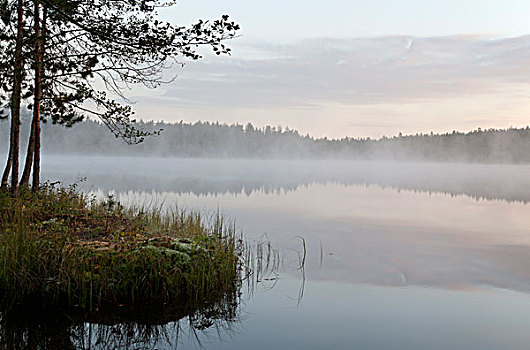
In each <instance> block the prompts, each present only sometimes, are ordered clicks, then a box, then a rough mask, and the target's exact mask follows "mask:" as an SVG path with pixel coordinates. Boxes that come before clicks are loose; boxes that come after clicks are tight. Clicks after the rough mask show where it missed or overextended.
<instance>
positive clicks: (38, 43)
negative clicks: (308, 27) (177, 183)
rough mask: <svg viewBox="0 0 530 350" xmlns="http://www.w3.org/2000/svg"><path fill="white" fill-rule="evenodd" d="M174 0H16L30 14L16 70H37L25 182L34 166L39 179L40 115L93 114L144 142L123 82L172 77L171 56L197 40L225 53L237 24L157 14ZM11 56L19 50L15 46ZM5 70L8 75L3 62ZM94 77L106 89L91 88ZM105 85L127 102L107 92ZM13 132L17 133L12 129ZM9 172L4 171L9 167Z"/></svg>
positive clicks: (69, 118) (6, 41)
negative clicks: (180, 20) (186, 22)
mask: <svg viewBox="0 0 530 350" xmlns="http://www.w3.org/2000/svg"><path fill="white" fill-rule="evenodd" d="M173 4H174V2H173V1H149V0H147V1H146V0H142V1H136V0H116V1H102V2H94V1H89V0H76V1H64V0H32V1H23V0H18V8H19V9H20V11H23V12H24V13H28V14H29V15H30V16H31V18H32V21H33V26H32V27H31V29H27V30H26V31H27V32H30V33H31V35H29V34H28V35H26V37H24V36H23V37H22V40H21V43H22V44H25V45H26V51H27V52H30V53H31V55H28V56H27V58H26V61H24V59H23V55H21V59H20V60H19V61H20V66H21V69H20V71H21V72H22V71H24V67H27V66H28V65H29V66H30V67H31V68H32V70H33V72H34V74H33V76H32V81H31V82H30V83H29V84H28V85H29V88H28V93H27V94H22V93H20V95H22V96H23V97H25V98H26V99H27V98H29V97H33V103H30V104H29V107H30V108H31V109H32V110H33V119H32V131H31V132H30V142H29V143H28V151H27V155H26V166H25V169H24V172H23V176H22V179H21V184H22V185H28V182H29V173H30V171H31V168H32V167H33V185H34V186H38V183H39V169H40V167H39V163H40V131H39V130H40V122H41V120H46V119H49V120H51V121H52V123H54V124H62V125H65V126H71V125H73V124H75V123H76V122H78V121H80V120H82V119H83V118H84V117H86V116H89V115H92V116H95V117H98V118H99V119H100V120H101V121H102V122H103V123H104V124H105V125H106V126H107V128H108V129H110V130H111V132H112V133H113V134H114V135H115V136H116V137H121V138H123V139H124V140H126V142H128V143H139V142H142V141H143V140H144V137H145V136H148V135H150V134H151V132H147V131H144V130H141V129H138V128H137V127H136V125H135V124H134V120H133V119H132V116H133V111H132V109H131V106H130V104H128V102H130V101H128V99H127V98H126V91H127V89H128V88H129V87H130V86H131V85H132V84H143V85H144V86H147V87H150V88H156V87H158V86H159V85H160V84H163V83H168V82H171V81H172V80H173V79H174V77H169V78H165V77H164V74H163V73H164V71H166V70H167V69H168V68H170V67H171V66H173V65H175V64H179V65H182V62H180V61H179V59H180V58H187V59H191V60H197V59H199V58H201V56H200V54H199V53H198V52H197V48H198V47H199V46H209V47H211V48H212V49H213V51H214V52H215V53H216V54H228V53H230V49H229V48H227V47H226V46H225V44H224V43H223V42H224V41H225V40H227V39H231V38H233V37H235V35H236V31H237V30H238V29H239V26H238V25H237V24H236V23H234V22H231V21H229V17H228V16H226V15H225V16H222V17H221V18H220V19H218V20H215V21H202V20H200V21H199V22H197V23H196V24H194V25H192V26H190V27H180V26H174V25H172V24H171V23H167V22H164V21H161V20H159V19H158V17H157V15H158V14H157V9H159V8H160V7H165V6H171V5H173ZM2 6H3V7H2V8H5V9H6V10H5V11H3V14H4V15H3V17H2V18H3V19H5V20H3V21H2V23H3V24H2V26H3V27H4V28H3V29H5V32H9V30H11V28H12V27H13V26H15V24H17V25H18V23H19V21H17V22H15V21H14V20H13V18H12V15H11V13H12V11H11V10H10V9H11V8H13V2H12V1H5V0H4V1H3V2H2ZM24 25H26V26H28V25H27V24H25V23H24V22H23V21H22V22H21V25H20V26H19V27H20V28H22V32H24V31H23V30H24ZM1 39H2V41H3V44H2V45H3V46H2V47H6V48H7V49H6V50H5V51H6V53H9V52H10V51H9V46H10V45H11V46H12V43H13V42H14V41H15V39H14V37H13V36H12V35H11V36H10V35H5V36H4V37H2V38H1ZM17 39H18V37H17ZM17 42H18V41H17ZM21 50H22V51H23V48H22V46H21ZM12 56H13V57H15V58H16V50H15V54H13V55H12ZM15 68H16V67H15ZM15 70H16V69H15ZM26 70H27V69H26ZM3 74H5V75H6V76H9V72H8V70H7V71H5V73H3ZM2 79H4V77H3V78H2ZM6 79H8V78H6ZM12 80H13V81H14V82H15V81H16V79H12ZM98 84H100V85H103V86H104V87H105V89H99V90H98V89H96V88H95V86H97V85H98ZM15 85H16V84H15V83H13V87H12V88H11V87H10V86H9V84H6V86H5V88H4V89H3V91H5V92H7V93H9V94H10V95H12V96H15V92H16V91H17V90H16V89H15ZM19 85H20V84H19ZM108 92H111V93H113V94H114V95H117V96H118V97H119V98H120V99H121V100H122V101H125V103H123V102H120V101H117V100H116V99H113V98H110V97H109V95H108ZM14 110H17V111H18V113H20V103H19V104H18V105H17V104H14V103H13V102H11V116H12V122H13V123H15V122H16V120H17V119H16V113H13V111H14ZM15 124H16V123H15ZM155 132H156V131H155ZM12 139H13V140H14V141H16V138H15V137H12ZM12 143H13V147H12V148H13V151H10V157H9V160H11V162H12V163H15V162H16V164H17V167H18V153H19V152H18V149H15V143H14V142H13V141H12ZM9 160H8V162H9ZM17 167H15V166H14V165H12V166H11V178H12V180H11V183H12V187H13V189H16V184H15V183H16V182H17V181H18V170H17V169H18V168H17ZM15 170H17V171H16V172H15ZM6 174H7V175H6V176H9V171H7V173H6ZM6 181H7V180H6ZM6 184H7V182H6Z"/></svg>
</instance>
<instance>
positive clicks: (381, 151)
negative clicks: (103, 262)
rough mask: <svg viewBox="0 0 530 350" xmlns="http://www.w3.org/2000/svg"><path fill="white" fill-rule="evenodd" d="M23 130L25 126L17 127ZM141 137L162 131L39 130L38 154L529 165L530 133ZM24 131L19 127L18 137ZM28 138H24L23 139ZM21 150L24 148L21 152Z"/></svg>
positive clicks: (175, 130) (4, 132) (261, 131)
mask: <svg viewBox="0 0 530 350" xmlns="http://www.w3.org/2000/svg"><path fill="white" fill-rule="evenodd" d="M27 124H28V123H24V122H23V126H24V125H27ZM137 126H138V127H139V128H143V129H145V130H159V129H163V131H162V132H161V134H160V136H151V137H147V138H146V140H145V141H144V142H143V143H141V144H138V145H127V144H126V143H125V142H123V141H121V140H119V139H116V138H115V137H114V136H113V135H112V134H111V133H110V132H109V131H108V130H107V129H106V127H105V126H104V125H103V124H101V123H99V122H95V121H90V120H87V121H84V122H82V123H78V124H76V125H74V126H73V127H71V128H64V127H61V126H57V125H51V124H49V123H47V124H43V128H42V129H43V131H42V141H43V142H42V143H43V151H44V153H48V154H92V155H115V156H118V155H126V156H161V157H225V158H287V159H289V158H333V159H363V160H372V159H373V160H412V161H442V162H480V163H530V128H529V127H528V126H527V127H526V128H521V129H516V128H510V129H505V130H504V129H503V130H493V129H488V130H481V129H477V130H474V131H471V132H467V133H462V132H457V131H453V132H452V133H446V134H433V133H430V134H416V135H406V136H405V135H401V134H400V135H399V136H394V137H382V138H380V139H377V140H376V139H370V138H352V137H346V138H342V139H328V138H325V137H324V138H314V137H311V136H309V135H300V134H299V133H298V131H296V130H292V129H289V128H281V127H270V126H267V127H265V128H255V127H254V126H253V125H252V124H250V123H249V124H247V125H245V126H243V125H240V124H233V125H227V124H219V123H210V122H197V123H193V124H188V123H183V122H180V123H163V122H159V123H155V122H139V123H138V124H137ZM27 132H28V130H24V127H23V128H22V133H23V135H24V133H25V134H27ZM25 139H26V137H22V140H25ZM23 146H24V145H23ZM7 148H8V123H7V122H0V152H1V153H7Z"/></svg>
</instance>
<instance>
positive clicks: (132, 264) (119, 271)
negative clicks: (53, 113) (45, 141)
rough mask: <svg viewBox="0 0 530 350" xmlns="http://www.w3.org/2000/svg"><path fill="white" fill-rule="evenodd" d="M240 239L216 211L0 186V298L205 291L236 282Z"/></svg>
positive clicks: (76, 302) (171, 295) (76, 298)
mask: <svg viewBox="0 0 530 350" xmlns="http://www.w3.org/2000/svg"><path fill="white" fill-rule="evenodd" d="M241 248H242V241H241V239H240V238H239V237H237V236H236V234H235V230H234V229H233V226H228V227H227V226H226V225H225V224H224V222H223V219H222V217H220V216H219V215H213V216H212V217H208V218H204V217H203V216H202V215H201V214H199V213H196V212H187V211H176V212H170V213H163V212H162V211H161V210H156V209H152V208H151V209H130V208H129V209H127V208H124V207H123V206H122V205H120V204H119V203H117V202H116V201H115V200H114V199H113V198H112V197H109V198H107V199H106V200H103V201H97V200H96V199H94V198H91V197H88V196H86V195H84V194H82V193H78V192H77V191H75V189H74V188H68V189H64V188H55V187H53V186H44V187H42V188H41V189H40V190H39V191H37V192H32V191H29V190H28V191H24V190H21V191H20V192H19V193H18V194H17V196H16V197H15V196H12V195H11V194H10V193H9V192H8V191H3V192H0V297H1V300H2V301H3V303H4V305H13V304H21V303H39V304H42V305H44V306H53V305H61V306H65V305H66V306H81V307H84V308H86V309H89V310H93V309H96V308H98V307H100V306H101V305H103V304H116V305H125V304H126V305H135V304H142V305H145V304H146V303H170V302H182V303H184V302H195V301H201V300H208V299H211V298H215V297H219V296H221V295H222V294H223V293H226V292H229V291H234V290H235V289H236V288H237V287H238V286H239V284H240V275H241V273H240V267H241V266H240V264H241V259H240V255H239V254H240V252H241Z"/></svg>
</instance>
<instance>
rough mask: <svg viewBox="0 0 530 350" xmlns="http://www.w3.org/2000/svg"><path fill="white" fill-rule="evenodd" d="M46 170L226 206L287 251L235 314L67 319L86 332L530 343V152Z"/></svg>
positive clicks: (153, 337) (125, 162) (339, 342)
mask: <svg viewBox="0 0 530 350" xmlns="http://www.w3.org/2000/svg"><path fill="white" fill-rule="evenodd" d="M42 171H43V178H44V179H47V180H49V181H61V182H63V183H64V184H70V183H72V182H79V180H80V179H82V178H84V179H83V180H82V181H80V182H79V183H78V188H79V189H81V190H82V191H85V192H91V193H93V194H94V195H95V196H97V197H105V196H106V195H107V194H108V193H112V194H113V195H114V196H115V197H116V198H118V199H119V200H120V201H122V202H123V203H124V204H126V205H135V206H151V207H152V206H157V207H160V208H164V209H168V210H170V209H172V208H176V207H179V208H192V209H197V210H200V211H202V212H205V213H215V212H217V211H220V212H221V213H223V215H224V216H225V218H227V220H233V221H235V225H236V227H237V229H238V230H239V231H241V232H243V233H244V235H245V237H246V239H247V240H249V241H252V242H253V241H257V240H267V241H270V242H271V243H272V245H273V246H274V247H276V248H277V249H279V251H280V255H281V257H282V263H281V267H280V268H279V269H278V270H277V271H274V272H272V273H270V274H269V275H266V276H263V277H262V278H261V279H260V280H259V281H256V283H255V284H254V285H253V286H251V287H248V288H247V287H245V286H244V287H243V289H242V292H243V294H242V295H241V296H240V297H239V298H238V302H237V306H235V310H232V311H234V312H233V313H230V315H231V316H230V317H210V318H207V319H206V321H207V322H205V320H204V319H202V321H203V322H202V323H201V322H199V323H200V324H197V322H196V320H197V319H196V318H194V317H183V318H182V319H181V320H180V321H177V322H175V321H172V322H169V323H167V324H165V325H159V328H158V330H157V331H152V333H149V336H148V337H143V336H142V335H141V334H139V332H141V327H136V328H135V327H133V328H131V329H132V330H131V331H130V332H133V333H134V334H129V338H127V339H125V338H120V336H118V335H116V334H118V332H114V333H113V331H112V327H113V326H112V325H105V324H103V323H98V322H92V323H91V322H84V323H83V325H82V326H81V328H79V327H78V328H77V329H78V331H77V333H76V332H72V333H71V334H66V335H65V337H70V338H71V341H72V343H73V344H75V346H76V347H77V348H83V349H84V348H91V349H99V348H101V349H104V348H107V347H109V346H110V345H109V344H113V345H112V346H114V347H119V346H121V347H122V348H123V347H126V348H133V349H140V348H152V349H173V348H177V347H178V348H179V349H187V348H190V349H195V348H201V347H202V348H205V349H249V348H252V349H271V348H280V349H407V350H411V349H481V350H484V349H500V348H504V349H526V348H528V344H529V343H530V333H529V332H528V330H527V328H528V327H527V323H528V321H529V320H530V204H529V201H530V181H529V179H530V166H527V165H483V164H430V163H424V164H421V163H379V162H353V161H339V160H337V161H316V160H315V161H309V160H305V161H301V160H300V161H287V160H263V161H258V160H213V159H171V158H153V159H148V158H112V157H87V156H79V157H63V156H45V157H44V159H43V164H42ZM301 237H303V239H302V238H301ZM304 243H305V248H306V253H307V254H306V256H305V267H304V269H303V270H301V269H300V268H299V265H300V259H301V258H303V252H304ZM43 322H44V321H43ZM52 329H53V328H52ZM79 329H81V330H83V331H79ZM102 330H103V331H102ZM92 331H94V332H95V333H97V332H96V331H102V332H103V333H104V334H106V338H105V339H106V341H107V343H104V342H102V341H99V342H98V341H97V339H96V337H95V336H94V335H93V334H95V333H92ZM4 332H5V330H4ZM113 334H114V335H113ZM135 335H137V336H138V338H139V339H140V340H138V339H136V340H134V339H135ZM131 339H132V340H131ZM132 341H137V342H136V343H134V344H133V343H132Z"/></svg>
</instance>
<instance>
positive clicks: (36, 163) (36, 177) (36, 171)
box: [33, 0, 48, 190]
mask: <svg viewBox="0 0 530 350" xmlns="http://www.w3.org/2000/svg"><path fill="white" fill-rule="evenodd" d="M38 2H39V1H38V0H37V1H35V3H38ZM42 12H43V13H42V32H41V35H40V38H39V40H38V42H39V49H38V53H39V58H38V60H37V71H38V74H35V86H36V87H37V88H36V89H35V102H36V103H38V104H37V105H36V106H35V107H34V108H35V109H34V112H35V111H37V113H34V114H33V119H34V123H35V142H34V143H35V147H34V153H33V156H34V158H33V190H36V189H38V188H39V185H40V100H41V96H42V76H43V74H44V45H45V43H46V41H45V38H46V17H47V15H48V9H47V7H46V5H45V6H43V11H42ZM37 96H38V97H37Z"/></svg>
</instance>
